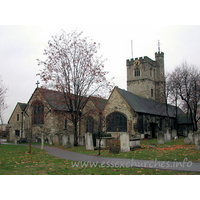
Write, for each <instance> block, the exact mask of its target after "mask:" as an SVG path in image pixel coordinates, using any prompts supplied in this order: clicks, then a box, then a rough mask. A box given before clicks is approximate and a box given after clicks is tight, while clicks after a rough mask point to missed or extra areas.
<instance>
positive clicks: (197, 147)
mask: <svg viewBox="0 0 200 200" xmlns="http://www.w3.org/2000/svg"><path fill="white" fill-rule="evenodd" d="M195 147H196V150H200V140H198V141H197V144H196V145H195Z"/></svg>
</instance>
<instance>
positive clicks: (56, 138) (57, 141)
mask: <svg viewBox="0 0 200 200" xmlns="http://www.w3.org/2000/svg"><path fill="white" fill-rule="evenodd" d="M54 142H55V145H57V146H58V145H59V138H58V135H55V138H54Z"/></svg>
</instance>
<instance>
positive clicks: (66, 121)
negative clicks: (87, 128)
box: [64, 118, 67, 130]
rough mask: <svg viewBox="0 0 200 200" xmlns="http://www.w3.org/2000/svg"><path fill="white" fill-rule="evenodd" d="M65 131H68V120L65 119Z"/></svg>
mask: <svg viewBox="0 0 200 200" xmlns="http://www.w3.org/2000/svg"><path fill="white" fill-rule="evenodd" d="M64 129H65V130H67V119H66V118H65V123H64Z"/></svg>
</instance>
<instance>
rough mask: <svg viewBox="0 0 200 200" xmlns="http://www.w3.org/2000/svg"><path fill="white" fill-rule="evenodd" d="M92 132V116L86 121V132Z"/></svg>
mask: <svg viewBox="0 0 200 200" xmlns="http://www.w3.org/2000/svg"><path fill="white" fill-rule="evenodd" d="M87 132H89V133H94V119H93V117H88V118H87V121H86V133H87Z"/></svg>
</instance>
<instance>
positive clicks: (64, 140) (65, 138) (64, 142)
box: [62, 135, 68, 146]
mask: <svg viewBox="0 0 200 200" xmlns="http://www.w3.org/2000/svg"><path fill="white" fill-rule="evenodd" d="M67 141H68V138H67V135H63V136H62V145H63V146H66V144H67Z"/></svg>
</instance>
